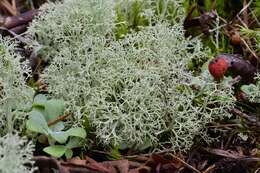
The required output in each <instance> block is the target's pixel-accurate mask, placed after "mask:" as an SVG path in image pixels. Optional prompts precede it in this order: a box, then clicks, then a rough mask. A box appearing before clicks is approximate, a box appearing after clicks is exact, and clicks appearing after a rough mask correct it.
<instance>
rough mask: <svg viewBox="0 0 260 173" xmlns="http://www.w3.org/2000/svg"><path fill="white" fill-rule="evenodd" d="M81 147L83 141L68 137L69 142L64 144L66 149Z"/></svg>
mask: <svg viewBox="0 0 260 173" xmlns="http://www.w3.org/2000/svg"><path fill="white" fill-rule="evenodd" d="M82 145H83V140H82V139H81V138H78V137H70V139H69V142H68V143H67V144H66V148H69V149H73V148H78V147H81V146H82Z"/></svg>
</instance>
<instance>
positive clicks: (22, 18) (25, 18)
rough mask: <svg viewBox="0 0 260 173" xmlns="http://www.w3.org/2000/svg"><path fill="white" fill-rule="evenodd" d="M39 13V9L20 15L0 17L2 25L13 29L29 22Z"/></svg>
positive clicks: (0, 24)
mask: <svg viewBox="0 0 260 173" xmlns="http://www.w3.org/2000/svg"><path fill="white" fill-rule="evenodd" d="M37 14H38V10H30V11H27V12H25V13H22V14H20V15H19V16H12V17H10V16H8V17H0V26H1V27H4V28H7V29H11V28H14V27H17V26H20V25H25V24H28V23H29V22H31V21H32V20H33V18H34V17H35V16H36V15H37Z"/></svg>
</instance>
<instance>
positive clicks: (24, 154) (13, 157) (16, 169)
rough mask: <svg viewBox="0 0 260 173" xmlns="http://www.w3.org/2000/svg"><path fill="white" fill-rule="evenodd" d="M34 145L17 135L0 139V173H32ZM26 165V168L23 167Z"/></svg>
mask: <svg viewBox="0 0 260 173" xmlns="http://www.w3.org/2000/svg"><path fill="white" fill-rule="evenodd" d="M33 150H34V145H33V144H32V143H31V142H28V141H27V139H25V138H21V137H20V136H18V135H17V134H15V135H14V134H11V133H8V134H6V135H5V136H3V137H0V172H1V173H32V172H33V171H34V170H35V169H34V168H33V161H32V157H33ZM25 165H27V166H25Z"/></svg>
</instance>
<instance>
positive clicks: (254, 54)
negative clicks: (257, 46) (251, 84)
mask: <svg viewBox="0 0 260 173" xmlns="http://www.w3.org/2000/svg"><path fill="white" fill-rule="evenodd" d="M241 41H242V42H243V44H244V45H245V46H246V48H247V49H248V51H249V52H250V53H251V54H252V55H253V56H254V57H255V58H256V59H257V60H258V61H260V59H259V57H258V56H257V55H256V53H255V52H254V51H253V50H252V49H251V48H250V47H249V45H248V44H247V42H246V41H245V39H243V38H241Z"/></svg>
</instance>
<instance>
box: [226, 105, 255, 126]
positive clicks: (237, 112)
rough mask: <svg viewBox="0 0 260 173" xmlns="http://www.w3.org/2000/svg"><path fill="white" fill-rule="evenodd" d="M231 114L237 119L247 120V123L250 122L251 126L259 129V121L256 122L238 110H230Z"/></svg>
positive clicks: (253, 118)
mask: <svg viewBox="0 0 260 173" xmlns="http://www.w3.org/2000/svg"><path fill="white" fill-rule="evenodd" d="M231 113H233V114H235V115H238V116H239V117H241V118H243V119H245V120H247V121H248V122H250V123H251V124H252V125H254V126H256V127H260V121H257V119H256V118H255V117H252V116H249V115H247V114H245V113H243V112H241V111H240V110H239V109H237V108H234V109H232V110H231Z"/></svg>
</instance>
